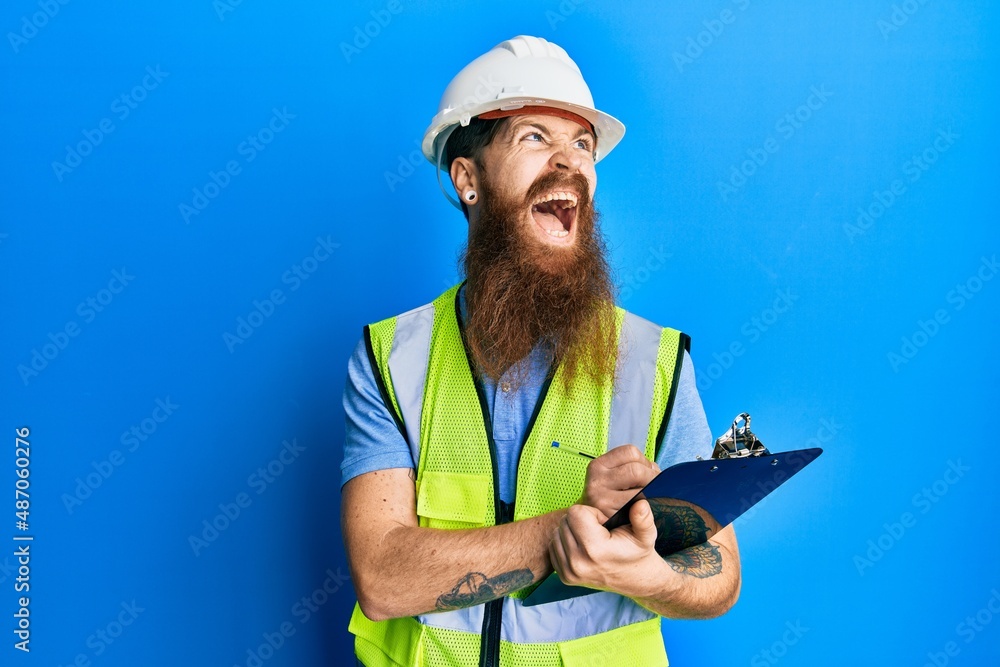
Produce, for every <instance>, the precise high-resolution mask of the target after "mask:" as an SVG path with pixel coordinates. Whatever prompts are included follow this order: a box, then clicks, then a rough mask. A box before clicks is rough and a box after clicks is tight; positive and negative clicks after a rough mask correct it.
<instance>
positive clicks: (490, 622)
mask: <svg viewBox="0 0 1000 667" xmlns="http://www.w3.org/2000/svg"><path fill="white" fill-rule="evenodd" d="M460 293H461V289H459V290H458V291H456V292H455V319H456V320H457V322H458V330H459V333H460V334H461V336H462V346H463V347H464V348H465V356H466V360H467V361H468V363H469V372H470V373H471V374H472V382H473V384H474V385H475V386H476V396H477V397H478V398H479V409H480V410H481V411H482V413H483V425H484V426H485V427H486V442H487V443H488V444H489V449H490V464H491V466H492V468H493V524H494V525H495V526H499V525H500V524H502V523H509V522H510V521H512V520H513V518H514V506H513V505H508V504H507V503H505V502H503V501H502V500H500V470H499V467H498V465H497V443H496V442H495V441H494V440H493V420H492V419H491V418H490V409H489V403H487V401H486V392H485V390H484V389H483V385H482V383H481V382H480V381H479V379H478V378H477V377H476V371H475V367H474V366H473V364H472V359H471V358H469V347H468V346H467V345H466V344H465V327H464V325H463V323H462V313H461V309H460V307H459V294H460ZM503 601H504V599H503V598H502V597H501V598H497V599H496V600H490V601H489V602H487V603H486V608H485V609H484V610H483V629H482V633H481V634H480V638H479V665H480V667H500V631H501V629H502V627H503Z"/></svg>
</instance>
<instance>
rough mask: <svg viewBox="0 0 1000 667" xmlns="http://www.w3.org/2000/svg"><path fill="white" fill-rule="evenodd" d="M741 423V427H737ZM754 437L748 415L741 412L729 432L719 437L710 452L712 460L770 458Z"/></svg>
mask: <svg viewBox="0 0 1000 667" xmlns="http://www.w3.org/2000/svg"><path fill="white" fill-rule="evenodd" d="M740 422H743V426H738V425H739V423H740ZM770 454H771V452H769V451H767V447H765V446H764V443H762V442H761V441H760V440H759V439H758V438H757V436H756V435H754V434H753V432H752V431H751V430H750V413H748V412H742V413H740V414H739V415H737V416H736V419H734V420H733V425H732V426H730V427H729V430H728V431H726V432H725V433H723V434H722V435H720V436H719V438H718V439H717V440H716V441H715V449H714V450H712V458H713V459H738V458H744V457H747V456H770Z"/></svg>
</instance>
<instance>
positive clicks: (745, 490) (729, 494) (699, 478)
mask: <svg viewBox="0 0 1000 667" xmlns="http://www.w3.org/2000/svg"><path fill="white" fill-rule="evenodd" d="M737 420H739V418H737ZM733 430H734V431H736V428H735V422H734V426H733ZM747 432H749V419H748V420H747ZM751 437H752V435H751ZM719 440H720V441H721V440H722V438H720V439H719ZM754 440H755V441H756V438H754ZM756 443H757V444H758V445H759V441H756ZM734 451H736V450H735V449H734ZM743 451H744V452H747V453H738V452H737V453H729V454H728V455H727V453H726V452H722V453H721V456H723V457H724V458H719V459H715V458H713V459H709V460H707V461H688V462H685V463H678V464H676V465H673V466H670V467H669V468H667V469H666V470H664V471H663V472H661V473H660V474H659V475H657V476H656V477H655V478H654V479H653V481H651V482H650V483H649V484H647V485H646V486H645V487H644V488H643V489H642V491H640V492H639V493H637V494H636V495H635V496H634V497H633V498H632V499H631V500H629V501H628V502H627V503H625V505H624V506H623V507H622V508H621V509H619V510H618V511H617V512H616V513H615V514H614V516H612V517H611V518H610V519H609V520H608V521H607V523H605V524H604V527H605V528H607V529H608V530H613V529H615V528H618V527H620V526H624V525H626V524H628V523H629V518H628V512H629V509H630V508H631V507H632V505H633V504H634V503H635V502H636V501H637V500H640V499H643V498H646V499H657V498H670V499H674V500H681V501H684V502H687V503H690V504H692V505H696V506H698V507H700V508H701V509H703V510H705V512H707V513H708V514H710V515H711V516H712V517H713V518H714V519H715V520H716V521H717V522H718V523H719V528H720V529H722V528H724V527H726V526H727V525H729V524H730V523H732V522H733V521H735V520H736V519H737V518H738V517H739V516H740V515H742V514H743V513H744V512H746V511H747V510H749V509H750V508H751V507H753V506H754V505H756V504H757V503H759V502H760V501H761V500H763V499H764V498H766V497H767V496H768V495H770V494H771V493H772V492H774V491H775V490H776V489H777V488H778V487H779V486H781V485H782V484H784V483H785V482H787V481H788V480H789V479H791V478H792V477H793V476H794V475H796V474H797V473H799V472H801V471H802V469H803V468H805V467H806V466H807V465H809V464H810V463H812V462H813V461H814V460H816V458H817V457H818V456H819V455H820V454H822V453H823V450H822V449H820V448H819V447H814V448H810V449H796V450H793V451H790V452H781V453H779V454H771V453H769V452H768V451H767V449H765V448H764V447H763V445H760V447H759V449H758V450H753V451H748V450H746V449H744V450H743ZM716 455H720V453H719V447H718V444H717V446H716V453H715V454H713V456H716ZM689 546H694V544H682V545H680V546H679V547H678V548H677V549H674V550H673V551H671V552H669V553H663V552H658V553H660V555H661V556H669V555H670V553H676V552H677V551H680V550H681V549H685V548H687V547H689ZM597 592H599V591H597V590H595V589H593V588H587V587H584V586H569V585H567V584H564V583H563V582H562V580H561V579H559V575H558V574H556V573H555V572H553V573H552V574H550V575H549V576H548V577H547V578H546V579H545V580H543V581H542V583H541V584H539V586H538V587H537V588H536V589H535V590H534V591H532V592H531V594H529V595H528V596H527V597H526V598H525V599H524V602H523V604H524V606H526V607H531V606H534V605H539V604H546V603H548V602H557V601H559V600H567V599H570V598H575V597H579V596H581V595H589V594H591V593H597Z"/></svg>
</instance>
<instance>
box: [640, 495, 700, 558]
mask: <svg viewBox="0 0 1000 667" xmlns="http://www.w3.org/2000/svg"><path fill="white" fill-rule="evenodd" d="M649 507H650V508H651V509H652V510H653V522H654V523H655V524H656V547H655V548H656V553H658V554H660V555H661V556H669V555H670V554H672V553H676V552H678V551H680V550H681V549H686V548H688V547H692V546H694V545H696V544H702V543H704V542H705V541H706V540H708V526H706V525H705V520H704V519H702V518H701V517H700V516H698V513H697V512H695V511H694V510H693V509H692V508H690V507H687V506H685V505H672V504H670V500H669V499H667V498H653V499H651V500H650V501H649Z"/></svg>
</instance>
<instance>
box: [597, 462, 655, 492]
mask: <svg viewBox="0 0 1000 667" xmlns="http://www.w3.org/2000/svg"><path fill="white" fill-rule="evenodd" d="M643 461H644V463H640V462H638V461H628V462H625V463H622V464H620V465H617V466H615V467H613V468H609V469H607V470H605V471H604V472H603V474H602V475H601V482H602V484H603V486H605V487H606V488H610V489H618V490H621V491H625V490H629V489H641V488H642V487H644V486H646V484H648V483H649V482H650V481H651V480H652V479H653V478H654V477H656V474H657V473H656V471H655V470H654V469H653V468H652V466H651V464H650V462H649V461H646V460H645V459H643Z"/></svg>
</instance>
